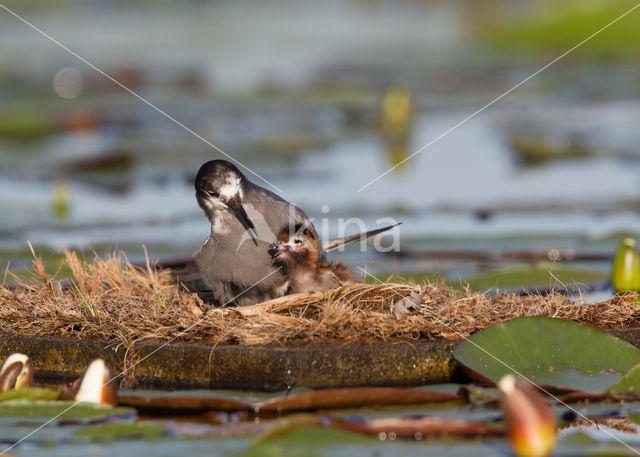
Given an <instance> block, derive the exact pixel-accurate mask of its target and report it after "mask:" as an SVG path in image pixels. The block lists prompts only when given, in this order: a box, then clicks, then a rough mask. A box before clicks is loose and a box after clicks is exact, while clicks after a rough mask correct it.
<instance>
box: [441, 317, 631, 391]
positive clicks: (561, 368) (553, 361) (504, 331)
mask: <svg viewBox="0 0 640 457" xmlns="http://www.w3.org/2000/svg"><path fill="white" fill-rule="evenodd" d="M453 356H454V358H455V359H456V360H457V361H458V362H459V363H460V364H462V365H463V366H464V367H466V368H467V369H469V370H471V372H472V374H474V375H476V377H478V378H485V379H488V380H489V381H491V382H493V383H496V382H497V381H498V380H499V379H500V378H501V377H502V376H504V375H505V374H507V373H514V372H515V373H516V374H520V375H522V376H524V377H525V378H527V379H528V380H529V381H531V382H534V383H536V384H538V385H542V386H547V387H550V388H555V389H561V390H566V391H574V390H577V391H583V392H591V393H601V392H604V391H606V390H607V389H608V388H609V387H610V386H612V385H613V384H615V383H616V382H617V381H618V380H619V379H620V378H621V377H622V376H623V374H625V373H627V372H628V371H629V370H630V369H631V368H633V367H634V366H635V365H636V364H638V363H640V350H638V349H637V348H635V347H634V346H632V345H631V344H629V343H627V342H625V341H623V340H621V339H619V338H616V337H615V336H613V335H609V334H608V333H605V332H603V331H600V330H597V329H594V328H592V327H589V326H586V325H579V324H576V323H575V322H570V321H565V320H562V319H552V318H548V317H520V318H517V319H513V320H510V321H506V322H502V323H500V324H496V325H493V326H491V327H488V328H486V329H484V330H482V331H480V332H478V333H476V334H475V335H473V336H471V337H470V338H469V339H468V340H466V341H464V342H462V343H460V344H459V345H458V347H456V349H455V350H454V352H453ZM477 375H480V376H477Z"/></svg>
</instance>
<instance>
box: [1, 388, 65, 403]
mask: <svg viewBox="0 0 640 457" xmlns="http://www.w3.org/2000/svg"><path fill="white" fill-rule="evenodd" d="M59 396H60V392H58V391H57V390H50V389H41V388H39V387H23V388H21V389H11V390H8V391H6V392H3V393H1V394H0V402H3V401H7V400H19V399H24V400H57V399H58V398H59Z"/></svg>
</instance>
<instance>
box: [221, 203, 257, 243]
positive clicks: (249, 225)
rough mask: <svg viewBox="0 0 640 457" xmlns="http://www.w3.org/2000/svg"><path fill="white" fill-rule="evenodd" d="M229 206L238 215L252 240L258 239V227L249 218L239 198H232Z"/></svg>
mask: <svg viewBox="0 0 640 457" xmlns="http://www.w3.org/2000/svg"><path fill="white" fill-rule="evenodd" d="M227 206H228V207H229V209H230V210H231V211H233V213H234V214H235V215H236V217H237V218H238V220H239V221H240V223H241V224H242V226H243V227H244V228H245V229H246V230H247V231H248V232H249V235H251V237H252V238H254V239H257V238H258V232H256V227H255V226H254V225H253V222H251V219H249V216H247V212H246V211H245V210H244V207H243V206H242V203H240V199H239V198H237V197H234V198H232V199H231V200H229V201H228V202H227Z"/></svg>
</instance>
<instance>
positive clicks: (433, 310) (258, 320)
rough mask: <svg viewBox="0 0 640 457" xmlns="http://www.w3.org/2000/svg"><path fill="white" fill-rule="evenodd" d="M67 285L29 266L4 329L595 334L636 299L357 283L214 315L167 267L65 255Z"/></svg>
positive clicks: (2, 308)
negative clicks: (543, 321)
mask: <svg viewBox="0 0 640 457" xmlns="http://www.w3.org/2000/svg"><path fill="white" fill-rule="evenodd" d="M65 254H66V260H65V262H66V264H67V265H68V266H69V267H70V268H71V270H72V272H73V276H74V278H73V280H72V281H71V282H68V281H64V282H63V281H54V280H52V278H50V277H49V276H48V275H47V274H46V273H45V271H44V268H43V266H42V261H41V260H40V259H39V258H37V259H35V260H34V273H35V274H34V279H33V280H30V281H22V282H20V283H19V284H18V285H17V286H16V287H8V286H7V285H0V332H2V333H3V334H4V335H27V336H48V337H50V336H55V337H64V338H86V339H96V340H107V341H110V342H112V343H114V344H116V345H125V346H127V347H131V345H132V344H134V343H136V342H143V341H145V342H164V341H169V340H171V342H183V343H185V342H186V343H205V344H236V345H249V346H253V345H266V344H292V343H297V342H333V343H338V344H349V343H365V344H367V343H375V342H395V341H430V340H442V339H450V340H457V339H460V338H462V337H463V336H468V335H470V334H471V333H473V332H475V331H477V330H480V329H482V328H484V327H487V326H489V325H492V324H495V323H497V322H500V321H503V320H507V319H511V318H514V317H519V316H550V317H557V318H563V319H570V320H574V321H577V322H582V323H586V324H589V325H593V326H596V327H600V328H616V329H621V328H628V327H635V326H637V323H638V320H639V318H640V307H639V306H636V305H634V304H633V303H634V301H635V300H636V299H637V297H636V296H631V297H614V298H612V299H610V300H608V301H605V302H602V303H598V304H595V305H592V304H581V303H577V302H574V301H571V300H568V299H566V298H565V297H563V296H562V295H560V294H551V295H548V296H526V297H521V296H518V295H514V294H486V293H481V292H469V291H465V292H460V291H455V290H452V289H450V288H448V287H447V286H446V285H444V284H442V283H433V284H425V285H414V284H393V283H385V284H355V285H350V286H346V287H343V288H340V289H336V290H331V291H328V292H324V293H312V294H295V295H288V296H284V297H281V298H278V299H275V300H270V301H268V302H264V303H258V304H256V305H253V306H248V307H241V308H240V307H225V308H216V307H214V306H213V305H211V304H208V303H205V302H203V300H202V299H201V298H200V297H199V296H198V295H197V294H196V293H194V292H192V291H190V290H189V289H188V287H185V285H184V284H182V283H179V282H176V281H175V280H174V279H173V275H172V272H171V270H168V269H158V268H155V267H154V266H153V265H151V264H150V263H149V262H147V265H146V267H143V268H141V267H136V266H133V265H131V263H129V262H128V260H127V259H126V257H125V256H124V255H123V254H119V255H110V256H108V257H106V258H104V259H103V258H100V257H96V258H95V259H94V260H93V261H92V262H87V261H85V260H82V259H80V258H79V257H78V256H77V255H76V253H75V252H72V251H68V252H66V253H65ZM414 293H420V294H422V296H423V302H424V303H423V304H422V305H421V307H420V309H419V310H418V311H417V312H412V313H408V314H403V315H401V316H397V315H394V314H393V313H391V312H390V309H391V306H392V304H393V303H394V302H397V301H398V300H400V299H401V298H402V297H406V296H409V295H411V294H414Z"/></svg>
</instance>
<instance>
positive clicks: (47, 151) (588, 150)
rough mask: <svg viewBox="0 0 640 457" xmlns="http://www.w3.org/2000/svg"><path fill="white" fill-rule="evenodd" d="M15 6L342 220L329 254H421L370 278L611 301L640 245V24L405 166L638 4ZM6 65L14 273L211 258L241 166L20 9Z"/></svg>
mask: <svg viewBox="0 0 640 457" xmlns="http://www.w3.org/2000/svg"><path fill="white" fill-rule="evenodd" d="M3 4H4V5H6V7H7V8H9V9H11V10H13V11H14V12H15V13H17V14H19V15H20V16H22V17H23V18H24V19H25V20H27V21H29V22H31V23H32V24H33V25H34V26H36V27H38V28H40V29H41V30H42V31H43V32H45V33H46V34H48V35H50V36H51V37H53V38H54V39H55V40H58V41H59V42H60V43H62V44H64V45H65V46H67V47H69V48H70V49H72V50H73V51H75V52H77V53H78V54H79V55H81V56H82V57H84V58H85V59H87V60H88V61H89V62H91V63H92V64H94V65H95V66H97V67H99V68H100V69H102V70H103V71H104V72H106V73H107V74H109V75H111V76H112V77H113V78H115V79H116V80H118V81H119V82H121V83H122V84H124V85H125V86H126V87H128V88H130V89H131V90H133V91H135V92H136V93H138V94H139V95H140V96H142V97H144V98H146V99H147V100H149V101H150V102H151V103H153V104H154V105H156V106H157V107H158V108H159V109H161V110H163V111H165V112H166V113H167V114H169V115H170V116H172V117H173V118H175V119H176V120H178V121H179V122H181V123H183V124H184V125H186V126H188V127H189V128H190V129H192V130H193V131H195V132H197V133H198V134H199V135H201V136H202V137H204V138H205V139H207V140H208V141H210V142H212V143H213V144H215V145H216V146H218V147H219V148H220V149H222V150H224V151H225V152H226V153H228V154H229V155H231V156H233V157H234V158H236V159H237V160H239V161H241V162H242V163H243V164H245V165H247V166H248V167H249V168H251V169H253V170H255V171H256V172H257V173H259V174H260V175H261V176H263V177H264V178H266V179H267V180H268V181H270V182H272V183H274V184H275V185H276V186H278V187H279V188H280V189H282V192H280V194H281V195H282V196H283V197H284V198H286V199H288V200H290V201H292V202H294V203H296V204H297V205H298V206H300V207H302V208H303V209H304V210H305V211H306V212H307V213H308V214H309V215H310V216H311V217H314V218H316V219H317V220H320V218H322V217H328V218H329V220H330V221H332V222H331V223H329V224H328V225H325V226H323V228H326V229H328V230H325V231H326V232H328V233H324V234H323V235H324V236H333V235H335V234H336V232H337V230H338V227H337V223H336V222H335V221H337V220H338V219H339V218H349V217H359V218H362V219H363V220H364V221H366V223H367V224H368V226H369V227H374V226H376V224H377V221H379V219H380V218H384V217H392V218H395V219H396V220H398V221H402V222H403V225H402V227H401V231H400V233H401V251H400V252H399V253H385V254H383V253H376V252H375V251H373V250H369V251H368V252H366V253H361V252H359V251H358V249H351V250H349V251H347V252H345V253H343V254H342V255H341V256H342V257H343V258H344V259H345V260H346V261H347V262H349V263H350V264H351V265H353V266H355V265H360V266H366V268H367V269H368V270H369V271H373V272H376V273H379V274H390V273H397V274H401V275H415V274H422V273H425V272H426V273H430V274H437V275H442V276H444V277H446V278H448V279H449V280H451V281H454V282H455V281H459V280H460V279H461V278H464V279H469V280H470V281H472V282H473V280H474V279H478V278H481V277H484V281H480V282H476V283H474V284H476V285H477V286H478V287H480V286H482V287H491V286H492V285H499V286H503V287H507V288H508V287H513V286H515V285H518V286H523V285H524V286H527V285H529V286H531V287H542V288H544V287H545V286H547V287H551V286H553V285H555V283H556V279H554V278H553V277H551V276H550V275H549V274H548V272H546V270H548V269H549V268H550V267H549V265H552V268H557V269H558V272H559V273H558V274H559V275H560V273H563V272H564V273H566V271H565V270H567V271H568V270H569V269H570V271H569V273H568V276H567V275H565V276H564V277H566V278H567V280H575V281H577V282H581V283H590V284H595V283H600V282H603V281H606V278H607V275H608V269H609V265H610V260H611V258H612V256H613V252H614V248H615V246H616V244H617V243H618V242H619V240H620V239H621V238H622V236H624V235H625V234H630V235H632V236H637V235H638V233H640V213H639V211H640V195H639V191H640V173H639V172H640V129H639V128H638V126H639V125H640V98H639V95H640V61H639V60H638V57H639V56H640V11H635V12H633V13H631V14H629V15H628V16H626V17H625V18H623V19H621V20H620V21H619V22H618V23H616V24H614V25H613V26H611V27H610V28H609V29H607V30H605V31H603V32H602V33H601V34H599V35H598V36H596V37H594V38H593V39H592V40H590V41H589V42H587V43H585V44H584V45H583V46H581V47H580V48H579V49H577V50H576V51H575V52H573V53H571V54H570V55H568V56H567V57H565V58H563V59H562V60H560V61H559V62H557V63H556V64H554V65H553V66H551V67H550V68H548V69H546V70H545V71H544V72H542V73H540V74H539V75H537V76H536V77H535V78H533V79H531V80H530V81H529V82H527V83H526V84H524V85H522V86H521V87H519V88H518V89H516V90H515V91H513V92H512V93H511V94H509V95H507V96H506V97H504V98H503V99H501V100H500V101H498V102H497V103H495V104H494V105H492V106H491V107H489V108H488V109H486V110H484V111H482V112H481V113H480V114H478V115H477V116H475V117H474V118H472V119H471V120H469V121H468V122H466V123H465V124H464V125H462V126H460V127H459V128H456V129H455V130H453V131H452V132H451V133H449V134H448V135H446V136H444V137H443V138H442V139H440V140H439V141H437V142H435V143H434V144H432V145H431V146H429V147H427V148H426V149H424V150H423V151H421V152H420V153H418V154H416V155H415V156H413V157H411V158H409V159H408V160H406V161H405V162H403V160H405V159H406V158H408V157H409V156H410V154H412V153H413V152H415V151H417V150H419V149H420V148H422V147H423V146H424V145H426V144H428V143H430V142H431V141H432V140H434V139H435V138H437V137H438V136H439V135H441V134H442V133H443V132H445V131H446V130H448V129H450V128H451V127H453V126H454V125H456V124H457V123H458V122H460V121H462V120H463V119H465V118H466V117H467V116H468V115H470V114H471V113H473V112H475V111H476V110H478V109H479V108H481V107H482V106H484V105H485V104H487V103H489V102H490V101H491V100H493V99H494V98H495V97H497V96H499V95H501V94H502V93H504V92H506V91H507V90H509V89H510V88H512V87H513V86H514V85H516V84H518V83H519V82H521V81H522V80H523V79H525V78H526V77H528V76H529V75H531V74H532V73H534V72H535V71H537V70H538V69H540V68H541V67H542V66H544V65H545V64H547V63H548V62H550V61H551V60H553V59H554V58H556V57H557V56H559V55H560V54H562V53H563V52H565V51H566V50H568V49H569V48H571V47H573V46H574V45H575V44H577V43H579V42H580V41H582V40H583V39H585V38H586V37H587V36H589V35H591V34H592V33H594V32H596V31H597V30H598V29H600V28H601V27H603V26H604V25H606V24H607V23H608V22H610V21H612V20H614V19H615V18H617V17H618V16H620V15H621V14H622V13H624V12H625V11H626V10H628V9H630V8H631V7H633V6H634V2H630V1H623V0H615V1H596V0H590V1H586V2H574V1H558V0H555V1H551V0H549V1H544V0H538V1H531V0H529V1H517V0H487V1H480V2H479V1H471V0H454V1H451V0H449V1H438V0H422V1H418V0H413V1H401V2H392V1H375V0H330V1H327V2H321V3H318V2H311V1H293V0H278V1H275V2H268V3H265V2H252V1H227V2H224V1H223V2H205V1H201V0H190V1H184V2H180V3H174V2H167V1H153V2H152V1H143V0H138V1H104V0H100V1H98V0H64V1H57V2H55V3H52V2H48V1H44V0H38V1H36V0H34V1H29V2H22V1H18V0H11V1H9V0H7V1H4V2H3ZM0 61H1V62H2V65H0V164H1V165H0V214H1V216H0V221H1V222H0V260H1V264H0V265H1V266H2V268H3V270H4V269H5V268H6V267H7V265H10V269H11V271H13V272H15V273H17V274H20V272H21V271H22V270H24V269H26V268H28V267H29V265H30V261H31V253H30V250H29V248H28V246H27V242H28V241H29V242H31V243H32V244H33V246H34V248H35V250H36V251H37V252H38V253H40V254H42V255H43V256H44V257H45V260H48V261H49V262H48V267H49V268H50V269H51V270H52V271H55V270H56V265H57V263H56V262H57V261H58V259H59V257H60V253H61V250H63V249H65V248H73V249H78V250H81V251H83V252H85V253H87V254H88V255H91V253H93V252H96V253H98V254H104V253H106V252H111V251H113V250H114V249H122V250H124V251H125V252H126V253H127V255H128V256H129V259H130V260H132V261H134V262H140V261H143V260H144V250H143V245H144V246H145V247H146V249H147V250H148V252H149V255H150V257H151V258H152V259H160V260H163V261H169V260H174V259H181V258H186V257H189V256H190V255H192V254H193V253H194V252H195V251H196V250H197V249H198V248H199V246H200V244H201V243H202V241H203V240H204V238H205V237H206V236H207V234H208V232H209V223H208V221H207V220H206V218H205V216H204V214H203V213H202V211H201V210H200V208H199V207H198V206H197V204H196V200H195V197H194V191H193V188H192V183H193V179H194V176H195V173H196V171H197V169H198V167H199V166H200V164H201V163H203V162H204V161H206V160H210V159H214V158H224V157H223V156H222V155H221V154H219V153H218V152H217V151H216V150H214V149H213V148H211V147H210V146H208V145H207V144H205V143H204V142H203V141H201V140H200V139H198V138H197V137H195V136H194V135H192V134H190V133H189V132H187V131H185V130H184V129H183V128H181V127H180V126H178V125H176V124H175V123H174V122H172V121H171V120H169V119H167V118H166V117H165V116H163V115H162V114H160V113H159V112H158V111H156V110H154V109H152V108H151V107H149V106H148V105H146V104H145V103H143V102H141V101H140V100H139V99H137V98H136V97H134V96H133V95H131V94H130V93H128V92H126V91H125V90H123V89H122V88H121V87H119V86H117V85H116V84H114V83H113V82H112V81H110V80H108V79H107V78H105V77H104V76H102V75H100V74H99V73H98V72H96V71H95V70H94V69H92V68H90V67H89V66H87V65H86V64H85V63H83V62H81V61H79V60H78V59H77V58H76V57H74V56H73V55H71V54H70V53H69V52H67V51H65V50H64V49H62V48H61V47H59V46H57V45H56V44H54V43H52V42H51V41H50V40H48V39H46V38H45V37H44V36H43V35H41V34H39V33H38V32H37V31H35V30H33V29H31V28H29V27H28V26H27V25H26V24H24V23H23V22H21V21H19V20H18V19H17V18H16V17H14V16H12V15H11V14H9V13H8V12H6V11H4V10H0ZM394 165H398V166H397V167H396V168H395V169H394V170H393V171H392V172H390V173H388V174H386V175H385V176H383V177H382V178H380V179H379V180H377V181H375V182H374V183H373V184H371V185H369V186H367V187H366V188H364V189H362V190H361V191H358V190H359V189H361V188H362V187H363V186H366V185H367V184H368V183H369V182H370V181H371V180H373V179H374V178H376V177H377V176H379V175H380V174H381V173H384V172H385V171H386V170H388V169H389V168H390V167H392V166H394ZM250 178H251V179H252V180H253V181H254V182H256V183H258V184H262V185H265V186H266V184H264V183H261V182H260V180H259V179H258V178H255V177H251V176H250ZM325 205H328V209H329V212H328V214H325V213H324V212H323V210H322V209H323V206H325ZM325 210H326V208H325ZM355 229H356V228H355V227H354V230H355ZM540 266H542V270H545V271H544V272H543V273H542V275H540V274H537V273H535V271H537V270H536V267H540ZM563 269H564V270H563ZM507 272H511V273H514V274H515V277H514V278H515V279H514V281H515V282H514V283H509V282H508V281H507V283H500V282H499V278H501V277H502V278H504V277H505V274H506V273H507ZM524 273H526V274H529V276H527V278H528V279H523V277H521V274H524ZM564 273H563V274H564ZM483 275H484V276H483ZM531 275H533V276H531ZM507 276H508V275H507ZM525 276H526V275H525ZM7 280H9V281H10V280H12V277H11V276H10V275H9V276H8V277H7Z"/></svg>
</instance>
